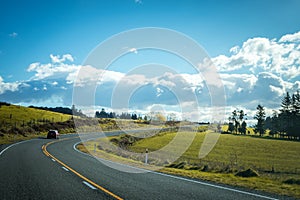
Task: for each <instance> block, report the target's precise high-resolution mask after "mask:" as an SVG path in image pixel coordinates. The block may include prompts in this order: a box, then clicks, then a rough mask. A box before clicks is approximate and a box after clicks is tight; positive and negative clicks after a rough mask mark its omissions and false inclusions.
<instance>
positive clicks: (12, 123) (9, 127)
mask: <svg viewBox="0 0 300 200" xmlns="http://www.w3.org/2000/svg"><path fill="white" fill-rule="evenodd" d="M71 117H72V116H71V115H66V114H61V113H57V112H51V111H45V110H40V109H35V108H27V107H24V106H18V105H9V104H1V106H0V144H3V143H11V142H14V141H17V140H23V139H27V138H31V137H34V136H36V135H38V134H42V133H43V132H46V131H47V130H48V129H49V128H51V126H50V127H49V126H48V127H47V125H49V124H52V125H53V124H58V123H61V122H67V121H68V120H70V119H71ZM64 126H65V125H64ZM24 137H26V138H24Z"/></svg>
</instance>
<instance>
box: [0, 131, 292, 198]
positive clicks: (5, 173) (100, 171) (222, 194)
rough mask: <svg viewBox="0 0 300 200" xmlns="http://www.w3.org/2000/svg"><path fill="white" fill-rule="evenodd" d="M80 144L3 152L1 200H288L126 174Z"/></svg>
mask: <svg viewBox="0 0 300 200" xmlns="http://www.w3.org/2000/svg"><path fill="white" fill-rule="evenodd" d="M110 134H118V132H112V133H110ZM91 136H92V134H91ZM52 141H55V142H53V143H50V144H49V142H52ZM79 141H80V139H79V138H78V135H76V134H73V135H64V136H62V137H61V139H59V140H58V141H57V140H47V139H43V138H40V139H33V140H28V141H25V142H21V143H17V144H14V145H12V146H9V147H8V148H6V149H4V150H2V151H1V152H0V180H1V181H0V199H1V200H4V199H214V200H215V199H222V200H224V199H230V200H232V199H284V197H278V196H274V195H270V194H262V193H260V194H259V193H258V192H256V191H245V190H240V189H236V188H231V187H229V186H221V185H214V184H211V183H208V182H202V181H196V180H191V179H185V178H181V177H176V176H170V175H166V174H161V173H157V172H149V173H136V174H134V173H126V172H121V171H118V170H115V169H112V168H110V167H108V166H106V165H104V164H102V163H101V162H99V161H98V160H97V159H95V158H93V157H91V156H89V155H86V154H83V153H79V152H78V151H76V150H74V148H73V146H74V144H76V143H77V142H79ZM47 143H48V144H47ZM46 144H47V145H46ZM115 165H118V164H115ZM122 167H124V166H122ZM137 170H138V169H137ZM286 199H287V198H286Z"/></svg>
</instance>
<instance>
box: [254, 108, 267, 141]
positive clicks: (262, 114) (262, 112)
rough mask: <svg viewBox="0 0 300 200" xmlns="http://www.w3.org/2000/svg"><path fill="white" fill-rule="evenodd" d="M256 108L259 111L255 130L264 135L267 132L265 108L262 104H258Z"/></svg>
mask: <svg viewBox="0 0 300 200" xmlns="http://www.w3.org/2000/svg"><path fill="white" fill-rule="evenodd" d="M256 109H257V112H256V115H255V117H254V119H256V120H257V124H256V125H255V129H254V131H255V133H259V135H260V136H263V135H264V134H265V132H266V130H265V127H264V124H265V117H266V113H265V108H264V107H263V106H262V105H258V106H257V107H256Z"/></svg>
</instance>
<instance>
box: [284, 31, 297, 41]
mask: <svg viewBox="0 0 300 200" xmlns="http://www.w3.org/2000/svg"><path fill="white" fill-rule="evenodd" d="M279 42H300V31H299V32H297V33H294V34H287V35H284V36H282V37H281V38H280V40H279Z"/></svg>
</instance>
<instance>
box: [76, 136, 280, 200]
mask: <svg viewBox="0 0 300 200" xmlns="http://www.w3.org/2000/svg"><path fill="white" fill-rule="evenodd" d="M93 139H95V138H91V139H89V140H93ZM86 141H88V140H85V141H79V142H77V143H75V144H74V145H73V149H74V150H75V151H77V152H79V153H81V154H84V155H87V156H89V157H92V158H94V159H97V160H103V161H105V162H110V163H113V164H118V165H121V166H125V167H128V168H133V169H136V170H140V171H145V172H149V173H152V174H157V175H160V176H166V177H170V178H174V179H178V180H182V181H187V182H192V183H197V184H200V185H205V186H209V187H214V188H219V189H223V190H228V191H232V192H236V193H241V194H246V195H250V196H255V197H259V198H263V199H270V200H278V199H276V198H273V197H268V196H264V195H260V194H255V193H252V192H246V191H242V190H238V189H233V188H230V187H224V186H220V185H215V184H211V183H207V182H202V181H198V180H193V179H188V178H183V177H179V176H174V175H170V174H165V173H161V172H156V171H150V170H147V169H142V168H138V167H133V166H130V165H126V164H122V163H116V162H113V161H110V160H106V159H103V158H98V157H97V158H95V157H94V156H93V155H91V154H88V153H84V152H82V151H80V150H78V149H77V148H76V146H77V145H78V144H79V143H81V142H86Z"/></svg>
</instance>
